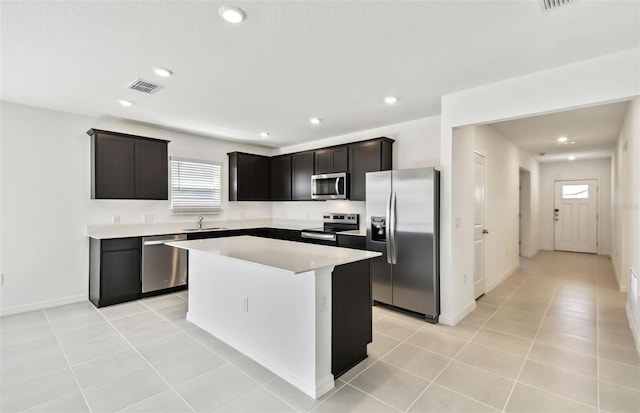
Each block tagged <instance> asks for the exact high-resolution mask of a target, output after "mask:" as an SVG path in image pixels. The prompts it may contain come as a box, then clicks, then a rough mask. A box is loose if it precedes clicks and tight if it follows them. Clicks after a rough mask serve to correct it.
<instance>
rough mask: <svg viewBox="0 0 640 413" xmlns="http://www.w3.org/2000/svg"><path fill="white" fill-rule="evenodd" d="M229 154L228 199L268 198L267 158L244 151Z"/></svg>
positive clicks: (254, 199)
mask: <svg viewBox="0 0 640 413" xmlns="http://www.w3.org/2000/svg"><path fill="white" fill-rule="evenodd" d="M228 155H229V201H268V200H269V189H270V188H269V186H270V185H269V182H270V180H269V158H268V157H267V156H262V155H254V154H250V153H244V152H231V153H229V154H228Z"/></svg>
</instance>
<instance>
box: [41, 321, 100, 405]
mask: <svg viewBox="0 0 640 413" xmlns="http://www.w3.org/2000/svg"><path fill="white" fill-rule="evenodd" d="M42 313H43V314H44V317H45V319H46V320H47V323H49V327H50V328H51V331H52V332H53V336H54V337H55V338H56V342H57V343H58V346H60V351H62V355H63V356H64V359H65V361H66V362H67V367H68V369H69V371H70V372H71V375H72V376H73V380H74V381H75V382H76V386H78V391H79V392H80V394H81V395H82V399H83V400H84V403H85V404H86V405H87V409H89V413H91V412H93V410H91V406H90V405H89V400H87V396H86V395H85V394H84V390H83V389H82V386H80V382H79V381H78V378H77V377H76V373H75V371H73V367H72V366H71V362H69V358H68V357H67V352H66V351H65V349H64V347H62V343H61V342H60V339H59V338H58V333H57V332H56V331H55V330H54V329H53V324H52V323H51V320H50V319H49V316H48V315H47V311H46V309H43V310H42ZM69 394H71V393H69ZM66 396H68V394H67V395H66ZM62 397H64V396H61V397H58V398H56V399H54V400H57V399H59V398H62ZM49 401H51V400H47V402H49ZM47 402H44V403H47ZM44 403H40V404H44ZM32 407H35V406H32Z"/></svg>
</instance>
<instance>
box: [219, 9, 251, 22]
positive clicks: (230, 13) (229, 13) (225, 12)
mask: <svg viewBox="0 0 640 413" xmlns="http://www.w3.org/2000/svg"><path fill="white" fill-rule="evenodd" d="M218 13H220V16H222V18H223V19H225V21H227V22H228V23H231V24H238V23H241V22H242V21H243V20H244V18H245V17H246V16H247V14H246V13H245V12H244V10H242V9H239V8H237V7H234V6H222V7H220V8H219V9H218Z"/></svg>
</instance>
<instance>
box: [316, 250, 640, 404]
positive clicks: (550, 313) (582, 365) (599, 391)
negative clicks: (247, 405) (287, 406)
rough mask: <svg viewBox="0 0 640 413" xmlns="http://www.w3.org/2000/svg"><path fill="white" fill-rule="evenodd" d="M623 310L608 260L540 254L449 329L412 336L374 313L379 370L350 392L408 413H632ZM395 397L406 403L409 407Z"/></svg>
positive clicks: (630, 350)
mask: <svg viewBox="0 0 640 413" xmlns="http://www.w3.org/2000/svg"><path fill="white" fill-rule="evenodd" d="M625 302H626V294H623V293H620V292H618V290H617V283H616V281H615V276H614V274H613V270H612V267H611V261H610V259H609V258H608V257H605V256H597V255H591V254H577V253H566V252H550V251H542V252H540V253H539V254H538V255H537V256H536V257H535V258H533V259H522V261H521V269H520V270H518V271H517V272H516V273H514V274H513V275H511V276H510V277H509V278H507V279H506V280H505V281H503V282H502V283H501V284H500V285H499V286H498V287H496V288H495V289H493V290H492V291H491V292H490V293H488V294H486V295H485V296H483V297H481V298H480V299H479V300H478V307H477V308H476V310H475V311H474V312H473V313H471V314H470V315H468V316H467V317H466V318H465V319H464V320H463V321H462V322H461V323H459V324H458V325H457V326H456V327H447V326H444V325H435V326H433V325H422V327H421V328H419V326H420V324H418V322H416V321H415V320H413V319H411V318H408V317H405V316H403V315H399V314H397V313H394V312H390V311H387V310H385V309H383V308H379V307H375V308H374V314H375V315H376V321H375V323H374V332H375V337H374V343H373V344H372V345H371V349H370V352H369V354H370V356H373V357H377V358H379V361H377V362H375V363H373V361H369V363H368V364H369V365H370V367H368V369H367V370H366V371H365V372H364V373H362V374H361V375H360V376H358V377H356V378H355V379H353V380H351V381H350V382H349V384H350V385H353V386H355V387H357V388H359V389H361V390H363V391H365V392H367V393H369V394H372V395H374V396H376V397H378V398H380V399H382V400H385V398H387V400H385V401H386V402H387V403H389V404H392V405H394V407H396V408H400V409H401V410H403V409H406V408H409V411H416V412H424V411H459V412H463V411H496V410H497V411H501V410H503V411H507V412H529V411H540V412H552V411H553V412H556V411H597V410H598V408H599V410H600V411H607V412H638V411H640V357H639V356H638V353H637V351H636V348H635V344H634V341H633V337H632V335H631V332H630V329H629V325H628V321H627V318H626V314H625V309H624V306H625ZM409 326H411V327H409ZM369 371H371V372H372V373H373V372H375V374H368V372H369ZM383 371H384V374H382V372H383ZM412 375H417V376H420V377H421V378H422V379H423V380H424V381H423V382H422V384H423V385H425V387H424V388H423V389H420V387H421V386H420V385H417V383H415V382H416V381H417V380H416V379H414V380H411V378H410V376H412ZM400 382H403V383H402V385H400ZM407 383H410V385H408V384H407ZM411 386H413V393H412V394H410V393H411V391H410V390H408V388H409V387H411ZM394 387H395V388H394ZM402 393H405V396H406V397H407V398H412V397H414V398H415V401H411V402H409V403H411V404H410V407H409V405H402V403H400V400H399V398H400V397H401V394H402ZM394 399H395V400H394ZM329 410H330V409H326V411H329Z"/></svg>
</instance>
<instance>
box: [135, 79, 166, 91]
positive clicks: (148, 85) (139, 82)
mask: <svg viewBox="0 0 640 413" xmlns="http://www.w3.org/2000/svg"><path fill="white" fill-rule="evenodd" d="M163 87H164V86H162V85H159V84H157V83H152V82H149V81H148V80H144V79H136V80H134V81H133V82H131V84H130V85H129V86H127V89H133V90H137V91H138V92H142V93H149V94H154V93H156V92H157V91H158V90H160V89H162V88H163Z"/></svg>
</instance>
